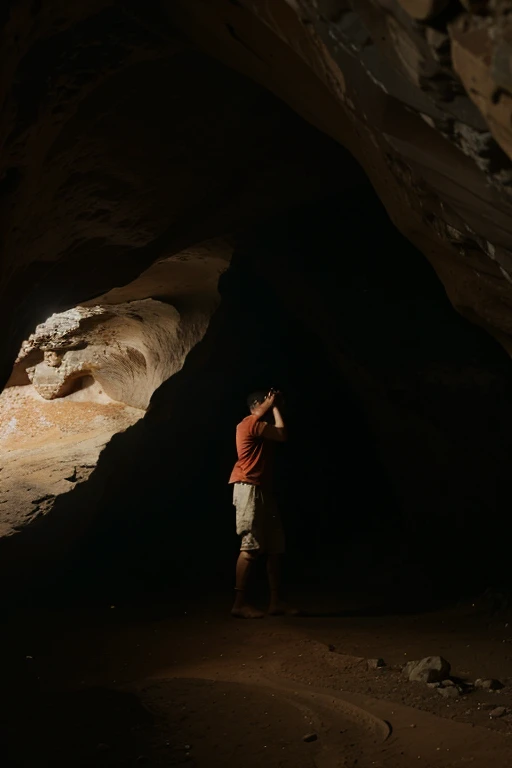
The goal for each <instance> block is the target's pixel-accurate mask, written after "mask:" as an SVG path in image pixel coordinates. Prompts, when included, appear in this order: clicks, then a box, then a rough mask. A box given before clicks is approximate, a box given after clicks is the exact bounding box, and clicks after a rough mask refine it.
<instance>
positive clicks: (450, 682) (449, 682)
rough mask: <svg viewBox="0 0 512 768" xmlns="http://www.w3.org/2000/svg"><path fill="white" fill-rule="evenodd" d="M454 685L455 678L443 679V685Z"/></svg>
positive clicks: (446, 686)
mask: <svg viewBox="0 0 512 768" xmlns="http://www.w3.org/2000/svg"><path fill="white" fill-rule="evenodd" d="M454 685H455V683H454V682H453V680H449V679H448V680H443V687H444V688H451V687H452V686H454Z"/></svg>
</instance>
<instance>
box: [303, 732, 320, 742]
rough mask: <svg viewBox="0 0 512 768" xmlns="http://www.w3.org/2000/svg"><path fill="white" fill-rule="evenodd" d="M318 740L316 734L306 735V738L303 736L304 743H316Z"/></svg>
mask: <svg viewBox="0 0 512 768" xmlns="http://www.w3.org/2000/svg"><path fill="white" fill-rule="evenodd" d="M317 739H318V735H317V734H316V733H306V735H305V736H303V738H302V741H306V742H308V743H309V742H310V741H316V740H317Z"/></svg>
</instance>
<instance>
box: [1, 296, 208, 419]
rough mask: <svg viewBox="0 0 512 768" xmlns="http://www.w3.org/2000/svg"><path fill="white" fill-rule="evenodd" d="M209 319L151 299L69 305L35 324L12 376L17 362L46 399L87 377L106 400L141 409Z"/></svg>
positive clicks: (68, 390)
mask: <svg viewBox="0 0 512 768" xmlns="http://www.w3.org/2000/svg"><path fill="white" fill-rule="evenodd" d="M208 321H209V316H208V315H207V314H203V315H201V314H200V313H199V311H198V312H197V314H196V315H195V316H189V317H187V318H186V320H184V319H183V318H181V317H180V314H179V312H178V311H177V310H176V309H175V308H174V307H173V306H170V305H168V304H164V303H163V302H160V301H154V300H153V299H144V300H143V301H132V302H127V303H124V304H113V305H110V307H108V308H107V307H104V306H101V305H96V306H93V307H90V308H86V307H76V308H75V309H72V310H68V311H66V312H63V313H60V314H57V315H52V316H51V317H50V318H48V320H47V321H46V322H45V323H42V324H41V325H39V326H38V327H37V328H36V330H35V332H34V333H33V334H31V335H30V337H29V339H28V341H27V342H26V343H25V344H24V345H23V346H22V349H21V351H20V354H19V355H18V358H17V360H16V364H15V369H14V372H13V376H12V379H13V380H14V381H16V380H19V370H18V368H19V367H21V366H23V368H24V370H25V372H26V374H27V376H28V379H29V381H30V383H31V384H33V385H34V388H35V390H36V391H37V392H38V393H39V394H40V395H41V397H43V398H45V399H46V400H53V399H54V398H56V397H63V396H66V395H68V394H70V393H72V392H73V391H74V390H75V389H76V388H77V384H78V383H79V382H80V380H81V379H83V378H85V377H92V378H93V379H94V380H95V381H97V382H98V384H99V385H100V386H101V388H102V390H103V392H104V393H105V394H106V395H107V396H108V397H110V398H112V400H117V401H118V402H122V403H125V404H126V405H130V406H132V407H133V408H143V409H144V408H147V406H148V405H149V401H150V399H151V395H152V394H153V392H154V391H155V389H157V388H158V387H159V386H160V384H161V383H162V382H163V381H165V380H166V379H168V378H169V377H170V376H172V375H173V374H174V373H176V371H178V370H179V369H180V368H181V367H182V365H183V362H184V360H185V357H186V355H187V353H188V352H189V351H190V349H191V348H192V347H193V346H194V345H195V344H197V342H198V341H199V340H200V339H201V338H202V336H203V335H204V333H205V331H206V328H207V326H208ZM40 356H42V360H39V361H38V362H33V363H32V362H31V361H32V360H35V359H37V358H38V357H40Z"/></svg>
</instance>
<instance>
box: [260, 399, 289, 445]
mask: <svg viewBox="0 0 512 768" xmlns="http://www.w3.org/2000/svg"><path fill="white" fill-rule="evenodd" d="M272 412H273V414H274V422H275V424H274V425H271V424H267V425H266V426H265V429H264V430H263V437H264V438H266V439H267V440H275V441H276V442H278V443H284V442H285V440H286V438H287V434H286V427H285V424H284V421H283V417H282V416H281V411H280V410H279V408H277V407H276V406H274V407H273V408H272Z"/></svg>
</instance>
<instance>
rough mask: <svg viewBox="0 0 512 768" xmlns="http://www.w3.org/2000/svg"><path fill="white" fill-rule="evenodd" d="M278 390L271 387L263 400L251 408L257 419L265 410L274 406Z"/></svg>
mask: <svg viewBox="0 0 512 768" xmlns="http://www.w3.org/2000/svg"><path fill="white" fill-rule="evenodd" d="M279 394H280V393H279V392H278V391H277V390H276V389H271V390H270V392H269V393H268V395H267V397H266V398H265V400H264V401H263V402H262V403H261V405H258V407H257V408H255V409H254V410H253V415H254V416H256V417H257V418H258V419H261V417H262V416H264V415H265V414H266V413H267V411H269V410H270V409H271V408H274V407H275V402H276V398H277V397H278V396H279Z"/></svg>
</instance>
